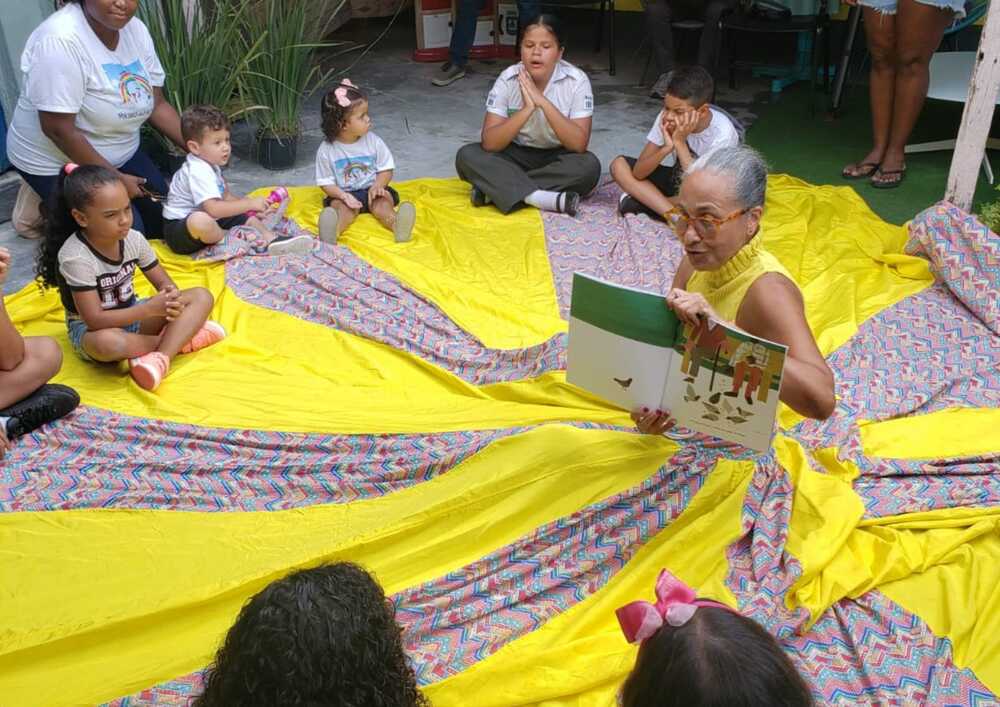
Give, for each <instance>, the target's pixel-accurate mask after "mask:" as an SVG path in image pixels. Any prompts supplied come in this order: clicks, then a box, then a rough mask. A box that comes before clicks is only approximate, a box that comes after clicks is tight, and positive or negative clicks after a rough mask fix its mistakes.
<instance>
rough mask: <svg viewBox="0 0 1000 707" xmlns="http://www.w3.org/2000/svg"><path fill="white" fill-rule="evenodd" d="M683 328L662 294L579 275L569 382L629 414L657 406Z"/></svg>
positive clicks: (575, 281) (571, 327) (576, 277)
mask: <svg viewBox="0 0 1000 707" xmlns="http://www.w3.org/2000/svg"><path fill="white" fill-rule="evenodd" d="M679 328H680V327H679V320H678V319H677V316H676V315H675V314H674V313H673V312H671V311H670V310H668V309H667V307H666V306H665V304H664V302H663V296H662V295H659V294H656V293H654V292H643V291H641V290H636V289H633V288H628V287H621V286H619V285H615V284H614V283H610V282H605V281H603V280H599V279H597V278H592V277H588V276H586V275H582V274H580V273H576V274H575V275H574V276H573V298H572V301H571V304H570V317H569V352H568V355H567V366H566V381H567V382H569V383H571V384H573V385H577V386H579V387H581V388H585V389H587V390H589V391H590V392H592V393H596V394H597V395H600V396H601V397H603V398H606V399H607V400H610V401H611V402H613V403H614V404H616V405H618V406H620V407H623V408H625V409H626V410H629V411H631V410H636V409H639V408H643V407H648V408H655V407H656V406H657V405H659V404H660V399H661V398H662V396H663V386H664V384H665V383H666V379H667V371H668V370H669V368H670V359H671V358H672V357H673V350H672V348H671V347H672V346H673V343H674V341H675V339H676V338H677V332H678V330H679Z"/></svg>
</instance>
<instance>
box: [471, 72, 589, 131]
mask: <svg viewBox="0 0 1000 707" xmlns="http://www.w3.org/2000/svg"><path fill="white" fill-rule="evenodd" d="M522 69H524V64H522V63H521V62H518V63H517V64H514V65H513V66H510V67H508V68H507V69H506V70H505V71H504V72H503V73H502V74H500V76H499V77H498V78H497V80H496V82H495V83H494V84H493V88H492V89H491V90H490V95H489V97H488V98H487V99H486V111H487V112H488V113H493V114H494V115H498V116H500V117H501V118H508V117H510V116H512V115H514V113H517V112H518V111H519V110H521V109H522V108H523V107H524V97H523V96H522V95H521V84H520V83H519V82H518V80H517V75H518V74H519V73H520V72H521V70H522ZM542 95H544V96H545V97H546V98H548V99H549V100H550V101H552V105H554V106H555V107H556V109H557V110H558V111H559V112H560V113H562V114H563V115H565V116H566V117H567V118H569V119H570V120H575V119H577V118H589V117H590V116H592V115H593V114H594V91H593V89H592V88H591V87H590V79H589V78H588V77H587V74H585V73H584V72H582V71H581V70H580V69H578V68H576V67H575V66H573V65H572V64H570V63H569V62H568V61H565V60H562V59H560V60H559V63H558V64H556V68H555V70H554V71H553V72H552V78H550V79H549V83H548V85H547V86H546V87H545V90H544V91H542ZM514 142H516V143H517V144H518V145H523V146H525V147H537V148H541V149H546V150H551V149H555V148H557V147H560V146H562V143H561V142H560V141H559V137H558V136H557V135H556V133H555V131H554V130H553V129H552V126H551V125H549V121H548V120H546V118H545V113H543V112H542V109H541V108H536V109H535V112H534V113H532V114H531V117H530V118H528V122H526V123H525V124H524V126H523V127H522V128H521V130H520V132H518V134H517V136H516V137H515V138H514Z"/></svg>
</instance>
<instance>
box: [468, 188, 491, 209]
mask: <svg viewBox="0 0 1000 707" xmlns="http://www.w3.org/2000/svg"><path fill="white" fill-rule="evenodd" d="M469 200H470V201H471V202H472V205H473V206H475V207H477V208H478V207H480V206H486V204H487V203H488V202H489V200H488V199H487V198H486V194H484V193H483V191H482V189H480V188H479V187H477V186H474V185H473V187H472V191H471V192H469Z"/></svg>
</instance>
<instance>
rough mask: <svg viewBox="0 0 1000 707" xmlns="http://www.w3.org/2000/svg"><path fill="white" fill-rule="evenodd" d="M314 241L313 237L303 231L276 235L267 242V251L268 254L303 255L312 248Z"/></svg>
mask: <svg viewBox="0 0 1000 707" xmlns="http://www.w3.org/2000/svg"><path fill="white" fill-rule="evenodd" d="M315 241H316V239H315V238H313V237H312V236H307V235H305V234H304V233H300V234H297V235H294V236H278V237H277V238H275V239H274V240H273V241H271V242H270V243H268V244H267V252H268V254H269V255H304V254H306V253H308V252H309V251H311V250H312V247H313V243H314V242H315Z"/></svg>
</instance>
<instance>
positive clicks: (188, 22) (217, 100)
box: [139, 0, 264, 173]
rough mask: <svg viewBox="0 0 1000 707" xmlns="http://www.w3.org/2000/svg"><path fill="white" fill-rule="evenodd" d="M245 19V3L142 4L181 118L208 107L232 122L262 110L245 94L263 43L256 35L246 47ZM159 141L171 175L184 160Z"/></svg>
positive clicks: (152, 0)
mask: <svg viewBox="0 0 1000 707" xmlns="http://www.w3.org/2000/svg"><path fill="white" fill-rule="evenodd" d="M247 15H248V6H247V4H246V3H245V2H242V1H241V0H214V2H212V3H196V4H193V5H192V4H191V3H188V2H185V0H143V2H141V3H140V5H139V17H140V18H141V19H142V21H143V22H144V23H145V24H146V26H147V27H148V28H149V33H150V35H151V36H152V38H153V44H154V45H155V47H156V53H157V56H158V57H159V59H160V63H161V64H162V65H163V70H164V73H165V75H166V80H165V84H164V86H163V93H164V96H165V97H166V99H167V102H168V103H170V104H171V105H172V106H174V108H176V109H177V111H178V112H180V111H183V110H184V109H185V108H187V107H188V106H192V105H203V104H210V105H214V106H217V107H219V108H221V109H222V110H223V111H225V112H226V113H227V114H228V115H229V118H230V119H231V120H233V119H236V118H238V117H239V116H242V115H244V114H246V113H248V112H249V111H253V110H258V109H260V108H261V106H255V105H250V104H249V103H248V102H247V101H246V100H245V97H244V95H243V91H242V87H243V82H244V81H245V79H246V74H247V71H249V67H250V63H251V62H252V61H253V60H254V59H255V58H256V56H257V55H258V53H259V51H260V50H259V47H260V44H261V43H262V42H263V40H264V35H263V34H260V33H258V34H257V35H256V36H255V37H254V38H253V41H247V38H246V35H245V32H244V29H245V27H246V23H247ZM150 132H152V133H155V131H150ZM155 135H156V136H157V141H158V143H159V146H160V152H161V153H162V154H161V159H164V160H165V161H166V164H165V165H164V166H165V167H167V168H168V169H170V168H171V167H172V169H170V172H171V173H173V172H174V171H176V168H177V167H179V166H180V164H181V163H183V161H184V157H185V155H184V153H183V151H181V150H180V148H178V147H177V146H175V145H173V144H172V143H170V142H169V141H168V140H167V139H166V138H164V137H163V136H161V135H160V134H159V133H155Z"/></svg>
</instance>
